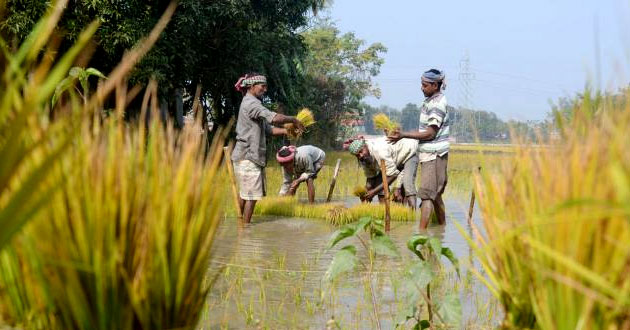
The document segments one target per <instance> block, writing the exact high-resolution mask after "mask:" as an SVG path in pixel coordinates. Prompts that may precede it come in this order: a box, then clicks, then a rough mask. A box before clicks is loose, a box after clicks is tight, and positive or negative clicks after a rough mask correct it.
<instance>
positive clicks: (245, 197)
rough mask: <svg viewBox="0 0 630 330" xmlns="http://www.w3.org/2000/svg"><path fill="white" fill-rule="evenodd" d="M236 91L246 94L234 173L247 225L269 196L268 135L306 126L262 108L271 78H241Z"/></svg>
mask: <svg viewBox="0 0 630 330" xmlns="http://www.w3.org/2000/svg"><path fill="white" fill-rule="evenodd" d="M234 87H235V88H236V90H238V91H239V92H241V93H243V95H244V96H243V101H242V102H241V106H240V108H239V110H238V119H237V121H236V145H235V146H234V152H233V154H232V161H233V162H234V173H235V174H236V179H237V181H238V184H239V191H240V192H239V207H240V208H241V213H242V214H243V220H244V221H245V223H249V222H250V221H251V218H252V214H253V213H254V207H255V206H256V201H258V200H260V199H262V198H263V196H265V191H266V189H265V166H266V165H267V159H266V151H267V146H266V139H265V136H266V135H268V134H272V135H286V134H287V130H286V129H284V128H280V127H272V125H273V126H281V125H283V124H285V123H293V124H294V125H295V126H296V127H297V128H298V129H300V130H303V129H304V126H303V125H302V123H301V122H300V121H299V120H297V119H296V118H295V117H289V116H285V115H282V114H279V113H275V112H273V111H270V110H269V109H267V108H265V107H264V106H263V105H262V102H261V99H262V97H263V95H264V94H265V93H266V92H267V78H266V77H265V76H263V75H260V74H256V73H250V74H246V75H245V76H243V77H241V78H240V79H239V80H238V82H237V83H236V85H235V86H234Z"/></svg>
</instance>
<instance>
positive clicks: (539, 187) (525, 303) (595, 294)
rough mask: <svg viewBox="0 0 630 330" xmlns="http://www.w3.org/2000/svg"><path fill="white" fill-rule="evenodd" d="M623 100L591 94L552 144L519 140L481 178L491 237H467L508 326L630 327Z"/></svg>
mask: <svg viewBox="0 0 630 330" xmlns="http://www.w3.org/2000/svg"><path fill="white" fill-rule="evenodd" d="M624 100H625V101H626V102H622V103H621V104H622V105H620V104H619V103H613V101H612V100H610V99H609V100H606V99H593V98H591V97H590V96H589V94H588V93H587V94H586V97H585V99H584V100H583V101H582V102H580V104H579V105H578V106H576V108H575V109H574V111H573V118H572V119H571V120H570V121H569V122H566V121H565V122H564V123H563V125H562V126H561V127H560V129H559V130H558V133H559V134H558V135H557V136H559V138H554V139H555V140H551V141H550V142H549V143H550V145H549V147H546V148H540V147H536V148H533V147H528V146H522V147H519V148H517V149H516V151H515V155H514V157H513V159H512V161H510V162H506V163H505V165H504V166H503V168H502V169H501V170H500V171H499V173H498V174H491V173H488V172H483V171H482V173H481V175H480V176H478V177H477V179H476V189H477V192H478V198H479V201H480V206H481V211H482V213H483V224H484V228H485V231H486V233H487V237H485V238H484V237H481V236H477V237H476V240H475V241H471V244H473V246H474V247H475V249H476V251H477V255H478V257H479V260H480V261H481V264H482V266H483V267H484V270H485V272H486V273H487V276H480V278H481V279H482V280H483V281H485V282H486V284H487V286H488V287H489V288H490V291H491V292H492V293H493V294H494V295H496V297H497V298H499V299H500V301H501V303H502V304H503V306H504V308H505V312H506V314H505V322H504V325H505V326H506V327H509V328H519V329H520V328H535V329H630V276H628V274H630V243H629V242H630V151H629V150H630V149H628V141H629V140H628V132H630V106H629V105H630V102H627V101H628V100H630V95H624ZM624 103H625V104H624ZM547 133H551V132H547ZM551 135H552V136H556V134H551Z"/></svg>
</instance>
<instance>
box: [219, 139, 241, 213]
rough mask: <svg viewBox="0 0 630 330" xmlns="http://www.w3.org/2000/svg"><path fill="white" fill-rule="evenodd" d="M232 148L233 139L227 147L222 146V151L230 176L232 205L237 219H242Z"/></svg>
mask: <svg viewBox="0 0 630 330" xmlns="http://www.w3.org/2000/svg"><path fill="white" fill-rule="evenodd" d="M233 148H234V141H230V144H229V145H228V146H227V147H223V153H224V155H225V167H227V171H228V176H229V177H230V183H231V184H232V198H234V206H236V215H237V216H238V220H239V221H243V213H242V212H241V205H240V203H239V202H238V187H237V185H236V177H235V176H234V167H232V149H233Z"/></svg>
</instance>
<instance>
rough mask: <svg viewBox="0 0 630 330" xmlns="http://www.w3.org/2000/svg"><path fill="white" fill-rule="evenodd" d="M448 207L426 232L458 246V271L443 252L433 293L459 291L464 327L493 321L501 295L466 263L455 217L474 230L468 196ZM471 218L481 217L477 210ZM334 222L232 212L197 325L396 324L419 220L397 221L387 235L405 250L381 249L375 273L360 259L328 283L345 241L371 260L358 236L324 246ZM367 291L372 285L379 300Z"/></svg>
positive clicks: (466, 253)
mask: <svg viewBox="0 0 630 330" xmlns="http://www.w3.org/2000/svg"><path fill="white" fill-rule="evenodd" d="M347 203H353V201H351V200H348V201H347ZM446 208H447V214H448V216H447V225H446V226H445V227H442V226H435V227H430V228H429V229H428V231H427V232H425V233H426V234H428V235H431V236H434V237H438V238H440V240H441V241H442V244H443V246H446V247H449V248H451V249H452V250H453V251H454V253H455V254H456V256H457V257H458V258H459V260H460V263H461V277H457V275H456V274H455V272H454V271H453V268H452V267H451V266H450V264H449V263H448V262H447V261H446V260H443V261H444V264H445V265H446V266H445V267H444V268H443V269H442V272H441V273H442V276H441V280H439V283H438V285H436V288H435V291H436V294H437V295H439V294H443V293H444V292H454V291H455V292H458V293H459V295H460V298H461V301H462V307H463V308H462V310H463V322H462V325H461V327H460V328H469V329H485V328H490V327H493V326H494V325H496V323H497V320H498V319H499V317H498V315H497V314H498V307H497V305H496V301H494V299H492V298H491V297H490V296H489V294H488V292H487V290H486V289H485V288H484V287H483V286H482V285H481V284H480V283H479V282H478V281H477V279H476V278H474V277H473V276H472V274H471V273H470V272H469V271H468V268H469V267H475V268H477V269H478V268H479V266H478V265H477V264H475V262H474V260H473V258H471V253H472V251H471V249H470V248H469V247H468V245H467V243H466V241H465V239H464V238H463V237H462V235H461V234H460V233H459V231H458V230H457V228H456V226H455V225H454V224H453V221H457V222H458V223H460V224H461V225H462V226H463V227H464V228H465V230H466V231H467V232H468V233H470V228H469V226H468V225H467V221H466V217H467V212H468V201H465V200H463V199H450V200H447V201H446ZM473 221H474V222H475V223H477V224H479V222H480V219H479V212H478V210H475V212H474V216H473ZM336 229H337V228H336V227H334V226H331V225H328V224H327V223H325V222H324V221H322V220H317V219H297V218H279V217H256V218H254V221H253V223H252V224H250V225H247V226H245V227H243V228H240V227H239V226H237V225H236V220H235V219H234V218H226V219H225V220H224V221H223V223H222V224H221V227H220V230H219V234H218V237H217V240H216V243H215V246H214V249H215V250H214V258H213V262H212V271H213V272H215V271H218V270H221V272H220V273H218V274H219V275H218V276H217V278H216V281H215V283H214V286H213V288H212V290H211V293H210V296H209V300H208V306H207V308H206V310H205V313H204V315H203V316H202V320H201V322H200V328H203V329H243V328H251V329H257V328H261V329H264V328H267V329H325V328H326V324H327V322H330V320H331V319H333V318H334V320H335V322H336V324H337V325H338V326H339V328H342V329H346V328H348V329H372V328H376V322H377V321H376V319H377V317H376V316H375V315H376V314H377V315H378V322H379V323H380V325H381V327H382V329H391V328H394V326H395V324H396V322H397V313H398V311H399V310H401V309H402V307H403V302H402V299H401V297H402V293H401V292H400V291H401V290H400V285H399V281H398V279H399V278H400V272H401V270H402V269H403V268H404V265H405V264H408V263H409V262H411V261H413V260H414V258H415V256H414V255H413V254H412V253H411V252H410V251H408V250H407V248H406V241H407V240H408V239H409V237H411V236H412V235H413V234H415V233H418V232H419V230H418V220H417V219H416V221H415V222H413V223H412V222H409V223H399V222H393V223H392V228H391V233H390V235H391V237H392V239H393V240H394V242H395V243H396V245H397V246H398V249H399V251H400V252H401V255H402V256H401V257H400V258H390V257H378V259H377V260H376V262H375V264H374V266H373V272H372V273H370V275H368V272H367V269H366V268H367V267H364V266H363V265H361V266H359V267H358V268H357V269H356V270H355V271H353V272H350V273H348V274H347V275H345V276H342V278H340V279H339V280H338V281H336V282H335V283H334V285H331V284H330V283H329V282H326V281H323V280H322V278H323V276H324V273H325V272H326V270H327V268H328V266H329V264H330V262H331V260H332V258H333V256H334V254H335V253H336V251H337V250H338V249H339V248H340V247H343V246H345V245H347V244H354V245H355V246H357V249H358V251H359V253H358V254H359V257H360V259H361V260H363V261H364V262H365V263H366V266H367V264H369V258H368V257H367V254H366V253H365V249H363V248H361V243H360V242H359V241H358V240H356V239H355V240H352V239H348V240H347V242H346V241H343V242H342V243H341V244H339V246H338V247H336V248H333V249H331V250H327V249H326V244H327V243H328V240H329V238H330V236H331V234H332V233H333V232H334V231H335V230H336ZM344 243H345V244H344ZM370 287H371V288H370ZM370 291H372V292H374V296H375V300H374V301H373V300H372V295H371V294H370ZM375 310H377V312H376V313H375ZM330 323H332V322H330Z"/></svg>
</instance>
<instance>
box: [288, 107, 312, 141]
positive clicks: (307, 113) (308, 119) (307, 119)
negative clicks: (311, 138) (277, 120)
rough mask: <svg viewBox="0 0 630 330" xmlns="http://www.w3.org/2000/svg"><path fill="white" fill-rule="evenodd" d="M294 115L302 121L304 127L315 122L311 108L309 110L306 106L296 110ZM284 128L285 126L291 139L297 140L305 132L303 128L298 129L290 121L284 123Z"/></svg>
mask: <svg viewBox="0 0 630 330" xmlns="http://www.w3.org/2000/svg"><path fill="white" fill-rule="evenodd" d="M295 117H296V118H297V120H299V121H300V122H301V123H302V125H304V129H306V128H307V127H309V126H312V125H313V124H315V117H314V116H313V113H312V112H311V110H309V109H308V108H304V109H302V110H300V112H298V114H297V115H296V116H295ZM284 128H286V130H287V135H288V136H289V138H290V139H293V140H297V139H298V138H300V137H301V136H302V134H304V132H305V131H303V130H299V129H298V128H297V127H295V125H294V124H292V123H288V124H284Z"/></svg>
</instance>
